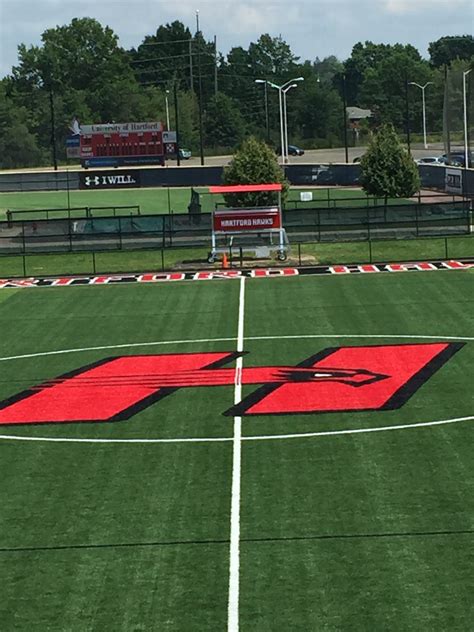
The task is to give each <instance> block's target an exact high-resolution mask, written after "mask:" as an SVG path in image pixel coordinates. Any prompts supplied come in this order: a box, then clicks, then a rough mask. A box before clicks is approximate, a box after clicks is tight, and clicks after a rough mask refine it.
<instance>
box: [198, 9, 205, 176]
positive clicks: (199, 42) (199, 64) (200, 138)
mask: <svg viewBox="0 0 474 632" xmlns="http://www.w3.org/2000/svg"><path fill="white" fill-rule="evenodd" d="M196 28H197V31H196V43H197V45H198V51H197V56H198V87H199V98H198V102H199V109H198V112H199V149H200V153H201V166H202V165H204V145H203V139H202V79H201V41H200V38H199V35H200V30H199V9H197V10H196Z"/></svg>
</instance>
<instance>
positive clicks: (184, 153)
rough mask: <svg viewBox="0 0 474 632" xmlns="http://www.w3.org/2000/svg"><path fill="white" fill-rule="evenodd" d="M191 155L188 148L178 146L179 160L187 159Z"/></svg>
mask: <svg viewBox="0 0 474 632" xmlns="http://www.w3.org/2000/svg"><path fill="white" fill-rule="evenodd" d="M191 156H192V153H191V150H190V149H185V148H184V147H180V148H179V157H180V158H181V160H189V159H190V158H191Z"/></svg>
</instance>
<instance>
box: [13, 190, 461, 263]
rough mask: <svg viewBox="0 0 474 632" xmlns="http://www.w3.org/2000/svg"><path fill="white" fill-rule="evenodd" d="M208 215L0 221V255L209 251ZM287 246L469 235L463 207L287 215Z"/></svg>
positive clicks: (299, 211)
mask: <svg viewBox="0 0 474 632" xmlns="http://www.w3.org/2000/svg"><path fill="white" fill-rule="evenodd" d="M211 222H212V215H211V214H210V213H202V214H200V213H196V214H179V215H177V214H175V215H127V216H124V217H121V216H119V215H116V216H109V217H96V216H93V215H89V216H84V217H80V218H72V217H71V218H64V219H49V220H47V219H44V220H41V219H40V220H38V219H35V220H21V221H6V222H0V254H18V253H40V252H84V251H104V250H127V249H133V250H137V249H150V248H172V247H177V246H180V247H209V244H210V236H211V228H212V227H211ZM283 225H284V227H285V229H286V231H287V234H288V237H289V240H290V243H298V242H300V243H304V242H308V241H316V242H338V241H355V240H361V241H362V240H371V239H394V238H396V239H408V238H415V237H424V236H426V237H432V236H436V235H456V234H459V235H463V234H468V233H470V228H471V212H470V210H469V205H468V203H466V202H450V203H446V204H408V205H402V206H395V205H392V206H376V207H362V208H346V209H341V208H330V209H325V210H322V209H318V208H306V209H297V210H286V211H284V213H283Z"/></svg>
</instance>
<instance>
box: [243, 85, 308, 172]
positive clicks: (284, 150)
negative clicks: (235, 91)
mask: <svg viewBox="0 0 474 632" xmlns="http://www.w3.org/2000/svg"><path fill="white" fill-rule="evenodd" d="M299 81H304V77H295V78H294V79H290V80H289V81H287V82H286V83H284V84H283V85H281V86H279V85H277V84H276V83H273V82H272V81H268V80H266V79H255V83H266V84H268V85H269V86H270V88H275V89H276V90H278V100H279V106H280V142H281V158H282V161H283V162H284V163H286V162H288V146H287V145H285V139H288V130H287V126H286V92H285V90H286V91H288V90H289V89H290V88H296V86H297V84H296V82H299ZM284 108H285V113H284V111H283V109H284Z"/></svg>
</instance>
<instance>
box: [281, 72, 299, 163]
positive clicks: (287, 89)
mask: <svg viewBox="0 0 474 632" xmlns="http://www.w3.org/2000/svg"><path fill="white" fill-rule="evenodd" d="M297 87H298V84H297V83H292V84H291V85H289V86H288V87H287V88H285V89H284V90H282V94H283V118H284V125H285V162H289V159H288V119H287V116H286V93H287V92H288V91H289V90H291V88H297Z"/></svg>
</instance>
